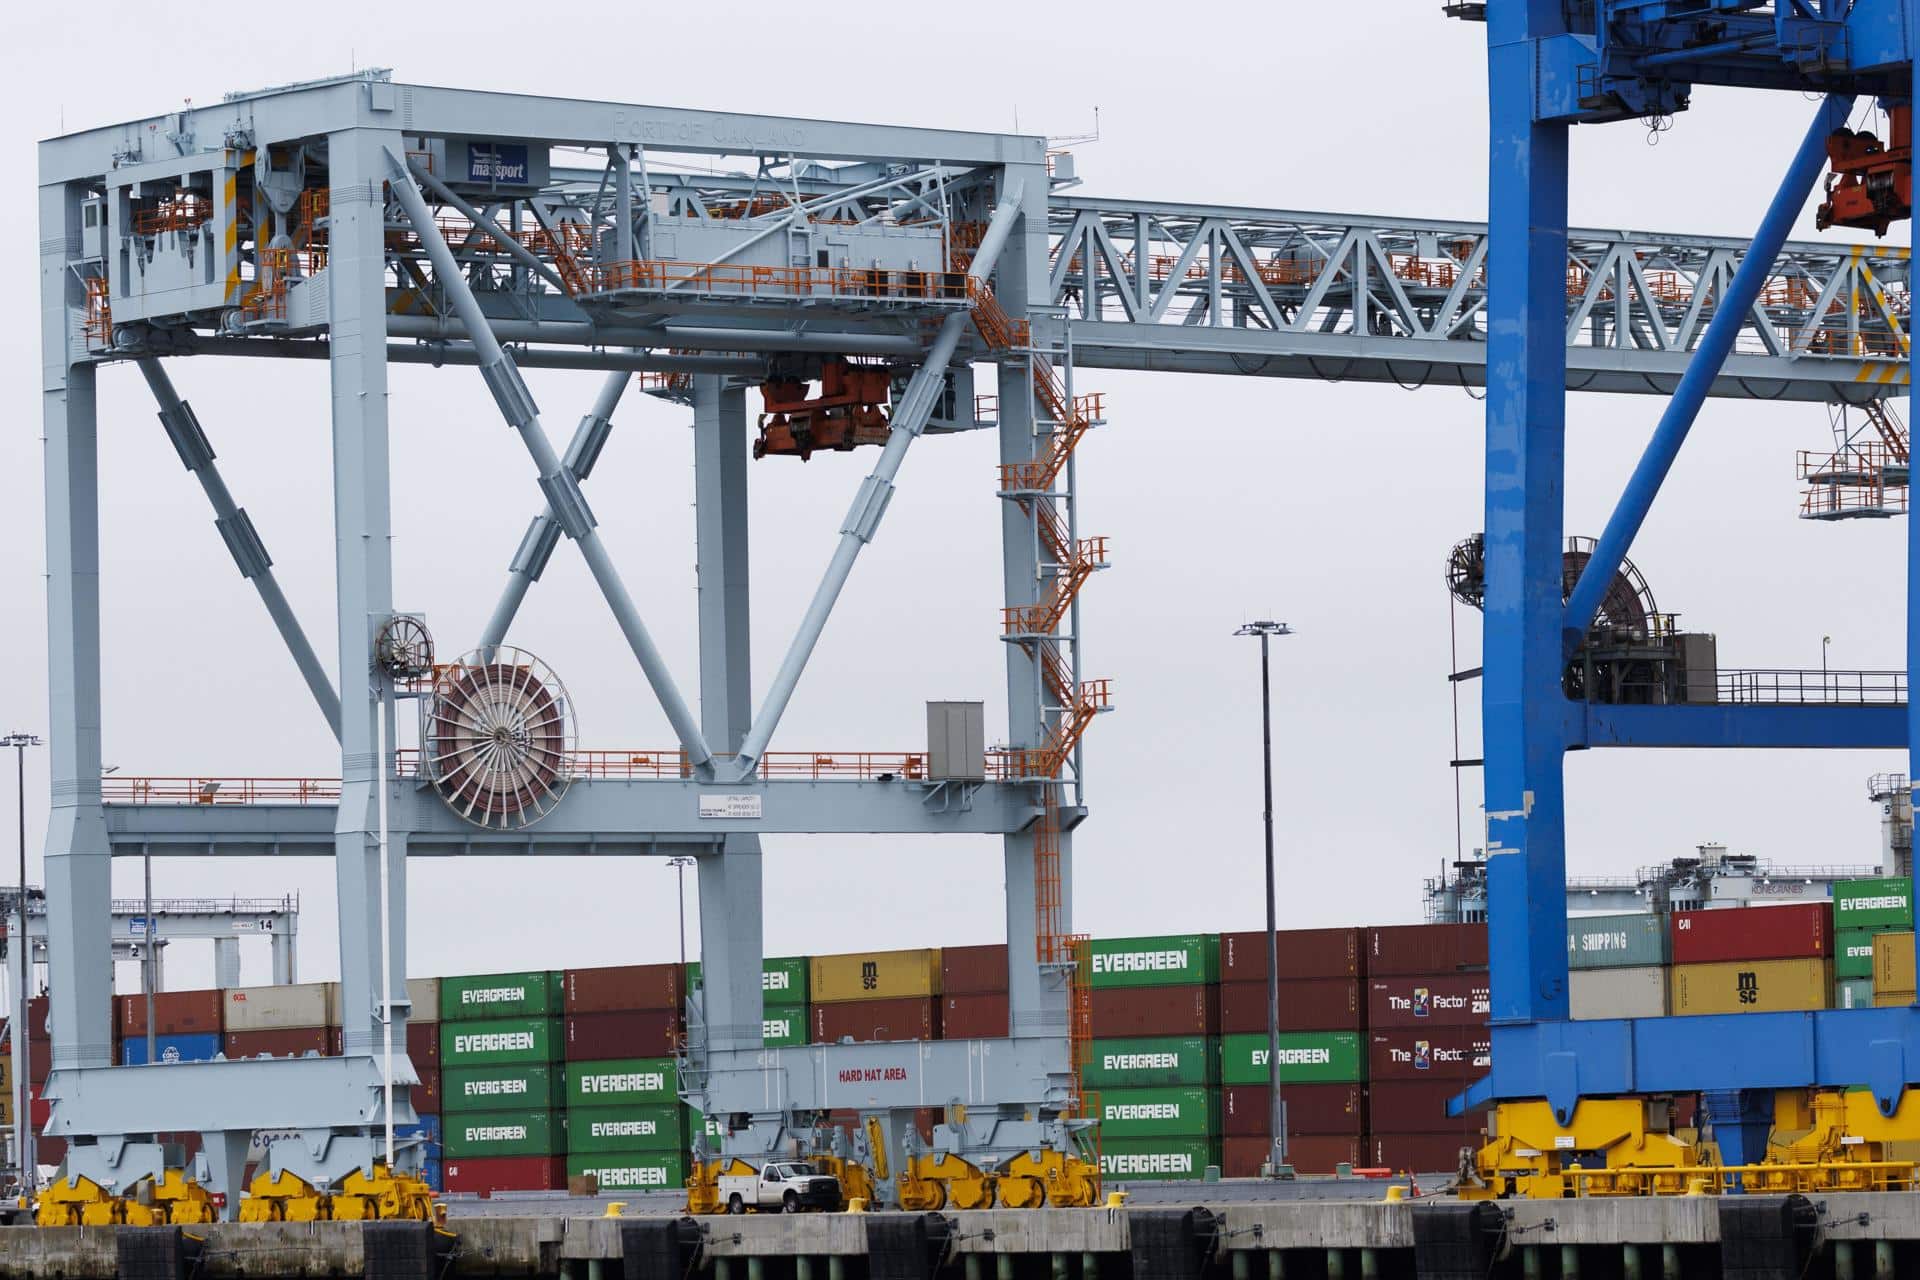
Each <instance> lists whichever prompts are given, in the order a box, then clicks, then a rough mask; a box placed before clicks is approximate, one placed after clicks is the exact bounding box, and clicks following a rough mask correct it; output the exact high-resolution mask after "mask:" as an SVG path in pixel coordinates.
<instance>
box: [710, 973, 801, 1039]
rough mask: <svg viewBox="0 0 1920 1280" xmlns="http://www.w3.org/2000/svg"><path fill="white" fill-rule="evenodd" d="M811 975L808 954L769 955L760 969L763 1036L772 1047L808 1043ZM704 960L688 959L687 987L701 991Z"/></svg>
mask: <svg viewBox="0 0 1920 1280" xmlns="http://www.w3.org/2000/svg"><path fill="white" fill-rule="evenodd" d="M810 978H811V974H810V973H809V972H808V960H807V957H805V956H769V957H767V959H766V961H765V962H764V963H763V964H762V966H761V970H760V999H761V1013H760V1021H761V1026H760V1035H761V1039H762V1040H763V1041H764V1043H765V1044H766V1046H767V1047H768V1048H769V1049H784V1048H787V1047H789V1046H791V1045H799V1044H806V1043H808V1039H807V1037H808V1035H809V1034H810V1031H811V1027H810V1025H809V1023H808V1020H807V1005H808V999H807V988H808V983H809V979H810ZM700 985H701V979H700V962H699V961H698V960H690V961H688V962H687V983H686V986H687V990H688V991H689V992H697V991H699V990H700Z"/></svg>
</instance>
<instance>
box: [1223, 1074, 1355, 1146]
mask: <svg viewBox="0 0 1920 1280" xmlns="http://www.w3.org/2000/svg"><path fill="white" fill-rule="evenodd" d="M1280 1100H1281V1101H1282V1102H1284V1103H1286V1104H1287V1134H1288V1136H1289V1137H1291V1136H1293V1135H1296V1134H1300V1135H1319V1134H1330V1135H1333V1136H1336V1137H1342V1136H1351V1135H1355V1134H1361V1133H1365V1132H1366V1131H1367V1125H1366V1118H1367V1116H1366V1101H1367V1097H1366V1088H1365V1086H1363V1085H1357V1084H1284V1083H1283V1084H1282V1085H1281V1087H1280ZM1220 1131H1221V1132H1222V1133H1224V1134H1225V1135H1226V1136H1227V1137H1229V1138H1259V1137H1265V1136H1266V1134H1267V1086H1266V1085H1264V1084H1230V1085H1228V1086H1227V1087H1226V1088H1224V1089H1222V1090H1221V1091H1220Z"/></svg>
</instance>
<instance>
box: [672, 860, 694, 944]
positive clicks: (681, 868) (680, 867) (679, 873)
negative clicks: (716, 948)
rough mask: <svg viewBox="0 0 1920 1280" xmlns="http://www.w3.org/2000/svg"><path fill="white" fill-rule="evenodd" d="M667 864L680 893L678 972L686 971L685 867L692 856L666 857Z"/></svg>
mask: <svg viewBox="0 0 1920 1280" xmlns="http://www.w3.org/2000/svg"><path fill="white" fill-rule="evenodd" d="M667 865H668V866H670V867H672V868H673V872H674V876H675V878H676V880H677V881H678V883H677V885H676V886H675V887H676V888H677V889H678V890H679V894H680V972H681V973H682V974H685V973H686V971H687V868H688V867H691V866H693V865H694V861H693V859H692V858H689V857H687V856H685V855H684V854H683V855H681V856H680V857H677V858H668V859H667Z"/></svg>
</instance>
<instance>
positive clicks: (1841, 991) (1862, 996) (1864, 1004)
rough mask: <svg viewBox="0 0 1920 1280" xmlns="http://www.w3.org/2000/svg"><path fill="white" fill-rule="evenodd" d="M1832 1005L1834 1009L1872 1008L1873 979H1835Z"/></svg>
mask: <svg viewBox="0 0 1920 1280" xmlns="http://www.w3.org/2000/svg"><path fill="white" fill-rule="evenodd" d="M1833 1007H1834V1008H1836V1009H1871V1008H1873V979H1872V978H1841V979H1838V980H1837V981H1835V982H1834V984H1833Z"/></svg>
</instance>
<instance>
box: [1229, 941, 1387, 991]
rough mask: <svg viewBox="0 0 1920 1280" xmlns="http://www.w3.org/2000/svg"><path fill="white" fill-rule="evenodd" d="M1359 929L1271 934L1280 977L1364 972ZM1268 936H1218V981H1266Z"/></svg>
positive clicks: (1333, 976) (1337, 975)
mask: <svg viewBox="0 0 1920 1280" xmlns="http://www.w3.org/2000/svg"><path fill="white" fill-rule="evenodd" d="M1360 934H1361V931H1360V930H1358V929H1283V930H1281V931H1280V932H1279V933H1276V934H1274V945H1275V948H1276V949H1277V951H1278V952H1279V955H1280V977H1281V979H1282V980H1283V981H1284V980H1286V979H1288V978H1358V977H1360V976H1361V975H1362V974H1364V973H1365V972H1366V966H1365V963H1364V959H1363V957H1362V954H1361V937H1360ZM1266 939H1267V935H1266V934H1265V933H1264V932H1262V931H1260V930H1255V931H1253V932H1252V933H1223V934H1221V935H1220V981H1222V982H1265V981H1266V980H1267V941H1266Z"/></svg>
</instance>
